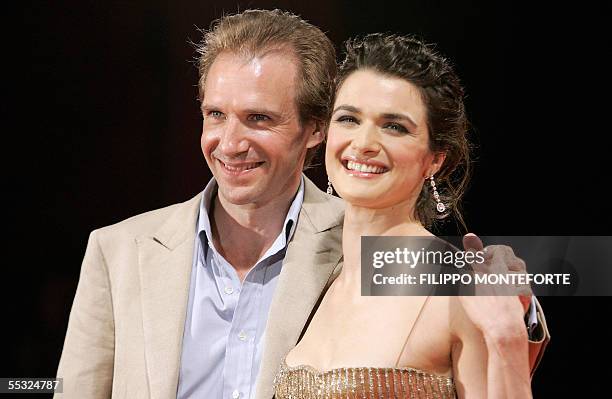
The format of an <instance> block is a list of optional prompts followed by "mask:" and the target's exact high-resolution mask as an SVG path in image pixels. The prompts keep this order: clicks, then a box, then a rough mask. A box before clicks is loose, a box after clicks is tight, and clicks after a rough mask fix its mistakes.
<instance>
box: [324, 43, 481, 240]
mask: <svg viewBox="0 0 612 399" xmlns="http://www.w3.org/2000/svg"><path fill="white" fill-rule="evenodd" d="M345 51H346V57H345V59H344V61H343V62H342V63H341V64H340V67H339V71H338V79H337V88H336V90H339V89H340V87H341V86H342V83H343V82H344V81H345V80H346V78H347V77H348V76H349V75H351V74H352V73H353V72H355V71H357V70H363V69H369V70H372V71H375V72H378V73H381V74H383V75H387V76H392V77H397V78H400V79H405V80H406V81H408V82H410V83H412V84H413V85H415V86H416V87H417V88H418V91H419V93H420V95H421V99H422V100H423V103H424V104H425V107H426V109H427V130H428V133H429V143H430V144H429V145H430V150H431V151H432V152H445V153H446V159H445V161H444V163H443V164H442V167H441V168H440V170H439V171H438V173H437V174H436V181H437V183H438V185H437V189H438V190H439V191H440V193H439V194H440V201H441V202H443V203H444V204H445V205H446V207H447V211H446V212H444V213H442V214H439V213H438V212H437V210H436V201H435V199H434V198H433V195H432V189H431V187H430V185H429V184H424V185H423V188H422V189H421V193H420V194H419V197H418V199H417V202H416V207H415V215H414V217H416V219H417V220H418V221H419V222H421V223H422V224H423V225H424V226H426V227H428V228H429V227H432V226H433V224H434V221H436V220H438V219H443V218H445V217H446V216H448V215H449V214H450V213H452V214H453V215H454V216H455V218H456V220H457V222H459V223H460V224H461V226H462V227H463V228H464V229H466V226H465V223H464V221H463V217H462V215H461V212H460V201H461V198H462V197H463V194H464V193H465V190H466V188H467V184H468V182H469V176H470V171H471V163H470V144H469V142H468V139H467V132H468V120H467V116H466V112H465V106H464V103H463V98H464V90H463V87H462V86H461V82H460V80H459V77H458V76H457V75H456V73H455V72H454V70H453V68H452V65H451V64H450V62H449V61H447V60H446V59H445V58H443V57H442V56H441V55H439V54H438V53H437V52H436V51H435V50H434V48H433V46H431V45H428V44H425V43H424V42H422V41H421V40H419V39H417V38H415V37H413V36H401V35H395V34H386V33H373V34H368V35H366V36H363V37H360V38H359V37H358V38H354V39H349V40H348V41H347V42H345ZM441 187H442V190H440V188H441Z"/></svg>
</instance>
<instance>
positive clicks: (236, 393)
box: [232, 389, 240, 399]
mask: <svg viewBox="0 0 612 399" xmlns="http://www.w3.org/2000/svg"><path fill="white" fill-rule="evenodd" d="M239 397H240V392H238V390H237V389H234V392H232V398H233V399H238V398H239Z"/></svg>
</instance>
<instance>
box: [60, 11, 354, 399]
mask: <svg viewBox="0 0 612 399" xmlns="http://www.w3.org/2000/svg"><path fill="white" fill-rule="evenodd" d="M199 50H200V54H201V57H200V62H199V70H200V84H199V88H200V97H201V108H202V113H203V117H204V122H203V131H202V142H201V145H202V151H203V153H204V157H205V158H206V162H207V164H208V166H209V168H210V169H211V171H212V173H213V176H214V179H213V180H212V181H211V182H210V183H209V184H208V185H207V187H206V188H205V189H204V192H203V193H201V194H199V195H198V196H196V197H195V198H193V199H191V200H189V201H187V202H185V203H182V204H177V205H173V206H170V207H167V208H163V209H159V210H156V211H152V212H149V213H145V214H143V215H139V216H136V217H133V218H131V219H128V220H126V221H123V222H121V223H118V224H116V225H113V226H109V227H105V228H102V229H100V230H96V231H94V232H93V233H92V234H91V236H90V239H89V243H88V247H87V251H86V254H85V258H84V260H83V266H82V271H81V276H80V281H79V286H78V288H77V293H76V296H75V300H74V304H73V308H72V311H71V315H70V322H69V326H68V332H67V335H66V341H65V344H64V350H63V353H62V359H61V361H60V366H59V370H58V376H59V377H63V378H64V392H65V395H64V397H79V398H81V397H83V398H84V397H88V398H89V397H95V398H107V397H110V396H113V397H128V398H140V397H143V398H144V397H151V398H173V397H179V398H188V397H198V398H200V397H202V398H220V397H226V398H229V397H231V398H234V399H237V398H249V397H251V398H258V399H259V398H261V399H263V398H271V397H272V394H273V387H272V382H273V378H274V375H275V373H276V371H277V369H278V366H279V364H280V361H281V358H282V356H284V354H285V353H287V352H288V351H289V350H290V349H291V348H292V347H293V346H294V345H295V344H296V342H297V341H298V339H299V337H300V334H301V332H302V331H303V329H304V328H305V326H306V324H307V321H308V319H309V316H310V315H311V313H312V312H313V311H314V310H315V306H316V303H317V301H318V300H319V298H320V296H321V294H322V292H323V291H324V290H325V287H326V286H328V284H329V283H330V282H331V281H332V279H333V277H334V275H335V273H334V271H336V272H337V270H338V267H339V266H340V261H341V223H342V205H341V202H340V201H339V200H338V199H336V198H333V197H331V196H328V195H326V194H324V193H323V192H321V191H319V190H318V189H317V188H316V187H315V186H314V184H313V183H311V182H310V181H309V180H308V179H307V178H305V177H304V176H303V175H302V173H301V171H302V169H303V167H304V165H305V164H307V163H308V162H309V160H310V159H311V158H312V156H313V154H314V152H315V151H316V148H317V147H318V146H319V145H320V143H321V142H322V141H323V140H324V132H325V131H326V124H327V121H328V119H329V115H330V107H331V102H332V97H333V80H334V77H335V72H336V59H335V53H334V49H333V45H332V44H331V42H330V41H329V39H327V37H326V36H325V35H324V34H323V33H322V32H321V31H320V30H319V29H318V28H316V27H314V26H312V25H310V24H308V23H306V22H305V21H303V20H301V19H300V18H298V17H296V16H294V15H291V14H288V13H283V12H280V11H278V10H276V11H245V12H243V13H241V14H238V15H234V16H227V17H224V18H222V19H221V20H219V21H217V22H216V24H215V25H214V27H213V28H212V30H211V31H210V32H209V33H207V34H206V36H205V39H204V42H203V45H202V46H201V48H200V49H199Z"/></svg>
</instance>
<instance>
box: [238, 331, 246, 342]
mask: <svg viewBox="0 0 612 399" xmlns="http://www.w3.org/2000/svg"><path fill="white" fill-rule="evenodd" d="M238 339H239V340H241V341H244V340H245V339H247V335H246V333H245V332H244V331H240V332H239V333H238Z"/></svg>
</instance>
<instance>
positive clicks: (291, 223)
mask: <svg viewBox="0 0 612 399" xmlns="http://www.w3.org/2000/svg"><path fill="white" fill-rule="evenodd" d="M216 194H217V182H216V180H215V178H214V177H213V178H212V179H210V181H209V182H208V184H207V185H206V188H204V192H203V193H202V200H201V202H200V210H199V215H198V224H197V233H198V236H199V237H201V235H202V233H204V234H205V235H206V239H205V240H204V237H201V238H202V241H206V242H207V243H212V242H213V240H212V229H211V226H210V217H209V214H208V211H209V209H210V205H211V203H212V201H213V200H214V198H215V195H216ZM303 202H304V176H302V177H301V178H300V187H299V188H298V191H297V194H296V195H295V197H294V198H293V202H291V206H290V207H289V211H288V212H287V215H286V216H285V222H284V223H283V230H282V231H281V233H280V234H279V235H278V237H276V240H275V241H274V243H273V244H272V246H270V248H269V249H268V251H266V253H265V254H264V256H263V257H262V259H265V258H267V257H269V256H271V255H274V254H275V253H277V252H279V251H280V250H282V249H284V248H286V247H287V243H288V242H289V241H290V240H291V238H292V237H293V234H294V233H295V228H296V225H297V220H298V216H299V214H300V209H301V208H302V203H303ZM209 246H210V247H212V249H213V251H215V252H216V250H215V249H214V245H209Z"/></svg>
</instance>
